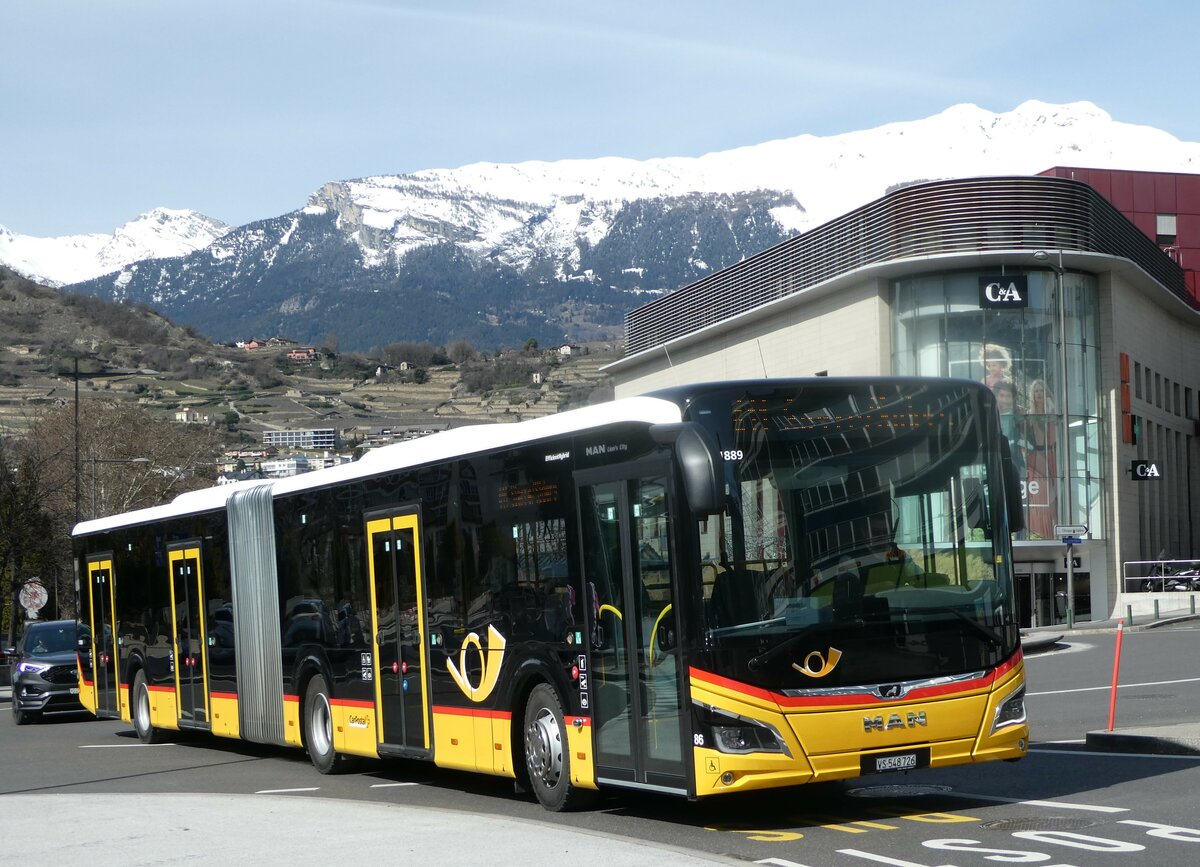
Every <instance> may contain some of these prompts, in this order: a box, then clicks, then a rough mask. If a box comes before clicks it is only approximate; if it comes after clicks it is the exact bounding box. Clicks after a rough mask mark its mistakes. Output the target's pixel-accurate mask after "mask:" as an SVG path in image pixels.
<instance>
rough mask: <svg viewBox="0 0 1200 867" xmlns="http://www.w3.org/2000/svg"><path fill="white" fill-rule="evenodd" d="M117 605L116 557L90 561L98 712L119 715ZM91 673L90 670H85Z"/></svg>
mask: <svg viewBox="0 0 1200 867" xmlns="http://www.w3.org/2000/svg"><path fill="white" fill-rule="evenodd" d="M115 605H116V579H115V577H114V576H113V568H112V559H111V558H109V557H105V558H104V559H102V560H89V561H88V616H89V621H88V625H89V626H90V627H91V633H92V634H91V647H90V652H91V655H92V672H91V673H92V678H93V680H92V682H93V683H94V684H95V687H94V688H95V690H96V716H102V717H108V716H112V717H118V716H120V713H121V706H120V703H119V701H118V696H117V690H118V689H119V688H120V683H119V678H120V669H119V667H118V665H119V657H118V656H117V629H116V623H115V622H114V616H113V608H114V607H115ZM84 674H85V675H86V674H87V671H86V670H85V671H84Z"/></svg>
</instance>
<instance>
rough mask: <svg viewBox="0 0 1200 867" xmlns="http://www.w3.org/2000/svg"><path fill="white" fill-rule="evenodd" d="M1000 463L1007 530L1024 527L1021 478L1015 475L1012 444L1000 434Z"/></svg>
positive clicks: (1011, 530)
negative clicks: (1002, 474) (1006, 512)
mask: <svg viewBox="0 0 1200 867" xmlns="http://www.w3.org/2000/svg"><path fill="white" fill-rule="evenodd" d="M1000 463H1001V465H1002V467H1003V470H1004V503H1005V507H1006V509H1007V511H1008V532H1010V533H1016V532H1019V531H1021V530H1024V529H1025V510H1024V509H1023V508H1021V480H1020V479H1019V478H1018V477H1017V465H1016V463H1014V462H1013V456H1012V445H1011V444H1010V443H1009V442H1008V437H1006V436H1004V435H1003V434H1001V435H1000Z"/></svg>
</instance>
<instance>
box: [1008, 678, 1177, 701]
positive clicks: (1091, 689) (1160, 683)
mask: <svg viewBox="0 0 1200 867" xmlns="http://www.w3.org/2000/svg"><path fill="white" fill-rule="evenodd" d="M1198 681H1200V677H1185V678H1184V679H1183V680H1155V681H1150V682H1149V683H1120V684H1117V689H1136V688H1137V687H1139V686H1172V685H1173V684H1176V683H1196V682H1198ZM1110 689H1112V684H1109V685H1108V686H1084V687H1080V688H1079V689H1055V690H1051V691H1050V692H1030V693H1026V697H1027V698H1032V697H1033V696H1035V695H1066V694H1067V693H1068V692H1100V691H1101V690H1110Z"/></svg>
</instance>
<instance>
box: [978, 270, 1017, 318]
mask: <svg viewBox="0 0 1200 867" xmlns="http://www.w3.org/2000/svg"><path fill="white" fill-rule="evenodd" d="M979 306H980V307H999V308H1004V309H1010V308H1021V307H1028V306H1029V281H1028V279H1027V278H1026V277H1025V275H1023V274H1017V275H1014V276H1012V277H980V278H979Z"/></svg>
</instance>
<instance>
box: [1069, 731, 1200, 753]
mask: <svg viewBox="0 0 1200 867" xmlns="http://www.w3.org/2000/svg"><path fill="white" fill-rule="evenodd" d="M1191 728H1192V731H1193V733H1192V734H1190V735H1187V734H1167V733H1165V732H1163V733H1158V734H1154V733H1141V734H1139V733H1137V732H1134V731H1127V732H1116V731H1114V732H1109V731H1099V732H1088V733H1087V738H1086V741H1085V746H1087V747H1088V748H1089V749H1092V748H1095V749H1100V750H1104V751H1105V752H1122V753H1144V754H1149V755H1158V756H1200V728H1197V727H1195V726H1192V727H1191Z"/></svg>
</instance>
